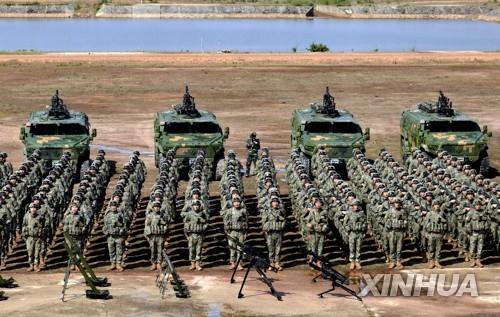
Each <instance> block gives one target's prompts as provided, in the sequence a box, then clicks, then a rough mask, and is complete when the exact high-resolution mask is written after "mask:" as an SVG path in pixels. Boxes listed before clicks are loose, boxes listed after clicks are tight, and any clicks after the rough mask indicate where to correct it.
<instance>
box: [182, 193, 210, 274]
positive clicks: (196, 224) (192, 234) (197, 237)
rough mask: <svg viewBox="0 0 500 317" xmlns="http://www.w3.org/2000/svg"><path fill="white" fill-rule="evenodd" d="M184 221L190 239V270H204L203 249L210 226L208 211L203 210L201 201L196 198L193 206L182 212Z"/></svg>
mask: <svg viewBox="0 0 500 317" xmlns="http://www.w3.org/2000/svg"><path fill="white" fill-rule="evenodd" d="M181 217H182V219H183V221H184V232H185V234H186V237H187V240H188V248H189V261H191V267H190V270H195V269H196V270H198V271H201V270H203V267H202V266H201V250H202V244H203V237H204V233H205V231H206V230H207V228H208V218H209V215H208V213H207V212H205V211H202V210H201V202H200V201H199V200H194V201H193V202H192V204H191V208H188V209H187V210H186V211H184V212H182V213H181Z"/></svg>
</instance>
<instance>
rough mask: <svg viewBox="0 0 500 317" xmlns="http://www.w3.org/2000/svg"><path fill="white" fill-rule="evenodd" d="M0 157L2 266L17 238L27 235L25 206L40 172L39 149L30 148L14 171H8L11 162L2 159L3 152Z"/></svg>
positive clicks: (34, 188)
mask: <svg viewBox="0 0 500 317" xmlns="http://www.w3.org/2000/svg"><path fill="white" fill-rule="evenodd" d="M0 157H1V158H2V159H1V161H0V171H1V173H2V174H3V176H4V177H6V178H5V179H4V185H3V187H2V190H1V191H0V262H1V263H0V267H4V266H5V261H6V257H7V253H9V252H10V251H12V249H13V248H14V247H15V246H17V243H18V240H19V239H20V238H21V237H23V238H25V239H27V238H28V236H27V235H26V234H24V235H23V229H24V227H23V225H24V224H25V223H24V220H25V215H26V209H29V208H28V207H29V205H30V202H31V201H32V198H33V195H34V194H35V193H37V190H38V187H39V186H40V184H41V183H42V178H43V176H44V175H43V174H42V169H41V164H42V163H41V160H40V153H39V151H34V153H33V154H31V155H30V156H29V157H28V158H27V160H26V161H25V162H24V163H22V164H21V166H20V167H19V169H18V170H16V171H12V165H11V164H10V163H8V162H7V161H6V160H5V159H6V158H7V155H6V154H5V153H2V154H1V155H0ZM54 178H55V177H54V176H51V177H50V178H48V179H46V180H44V182H45V183H50V184H52V181H53V180H54ZM38 202H39V201H38ZM34 209H36V208H34ZM24 233H26V232H24ZM41 234H42V232H40V235H41ZM37 264H38V263H37Z"/></svg>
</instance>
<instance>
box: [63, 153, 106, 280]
mask: <svg viewBox="0 0 500 317" xmlns="http://www.w3.org/2000/svg"><path fill="white" fill-rule="evenodd" d="M82 172H83V173H82V176H81V179H80V184H79V185H78V189H77V190H76V192H75V193H74V194H73V196H72V197H71V199H70V202H69V204H68V208H67V209H66V211H65V213H64V218H63V221H62V230H63V232H64V233H65V234H67V235H69V236H70V237H71V238H72V239H73V240H74V242H75V245H76V246H77V247H78V248H79V249H78V250H76V252H79V253H81V254H83V252H84V250H85V245H86V244H87V243H88V239H89V237H90V234H91V231H92V229H93V227H94V224H95V223H96V221H97V216H98V214H99V211H100V210H101V208H102V206H103V203H104V198H105V195H106V188H107V186H108V183H109V178H110V177H111V171H110V166H109V163H108V161H107V160H106V153H105V152H104V150H99V151H98V153H97V155H96V157H95V159H94V160H93V161H92V164H91V165H90V166H89V167H88V168H87V169H86V170H84V171H82ZM71 268H72V269H73V270H75V265H74V264H72V266H71Z"/></svg>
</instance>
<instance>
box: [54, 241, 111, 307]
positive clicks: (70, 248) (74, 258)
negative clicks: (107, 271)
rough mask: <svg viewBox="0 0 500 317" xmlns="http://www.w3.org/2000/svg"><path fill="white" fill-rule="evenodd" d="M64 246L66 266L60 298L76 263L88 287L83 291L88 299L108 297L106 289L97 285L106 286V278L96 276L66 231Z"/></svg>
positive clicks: (64, 292) (62, 298)
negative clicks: (101, 288) (66, 256)
mask: <svg viewBox="0 0 500 317" xmlns="http://www.w3.org/2000/svg"><path fill="white" fill-rule="evenodd" d="M64 248H65V249H66V252H68V257H69V258H68V266H67V268H66V273H65V274H64V284H63V289H62V294H61V300H62V301H63V302H64V296H65V295H66V289H67V286H68V280H69V275H70V274H71V266H72V265H76V267H78V270H79V271H80V273H82V275H83V278H84V279H85V283H86V284H87V285H88V286H89V287H90V289H88V290H86V291H85V295H86V296H87V298H90V299H109V298H111V297H110V294H109V291H108V290H99V289H97V286H99V287H107V286H110V285H111V284H110V283H108V279H107V278H105V277H97V276H96V275H95V274H94V271H93V270H92V269H91V268H90V266H89V265H88V263H87V261H86V260H85V257H83V256H82V252H81V250H80V248H79V247H78V246H77V244H76V243H75V241H74V240H73V238H71V237H70V236H69V235H68V234H67V233H64Z"/></svg>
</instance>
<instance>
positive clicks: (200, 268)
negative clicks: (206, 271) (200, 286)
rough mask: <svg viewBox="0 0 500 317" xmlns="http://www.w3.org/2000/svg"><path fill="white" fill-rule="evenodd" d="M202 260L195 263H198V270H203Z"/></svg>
mask: <svg viewBox="0 0 500 317" xmlns="http://www.w3.org/2000/svg"><path fill="white" fill-rule="evenodd" d="M200 262H201V261H196V263H195V265H196V270H198V271H201V270H203V267H202V266H201V263H200Z"/></svg>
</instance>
